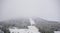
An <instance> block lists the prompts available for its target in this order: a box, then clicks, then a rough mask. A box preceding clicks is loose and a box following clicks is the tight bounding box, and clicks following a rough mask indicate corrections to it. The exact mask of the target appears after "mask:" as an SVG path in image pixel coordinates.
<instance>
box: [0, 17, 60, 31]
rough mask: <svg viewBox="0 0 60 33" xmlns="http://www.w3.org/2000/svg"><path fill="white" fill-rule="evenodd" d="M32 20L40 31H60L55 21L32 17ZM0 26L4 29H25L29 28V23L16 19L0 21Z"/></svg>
mask: <svg viewBox="0 0 60 33" xmlns="http://www.w3.org/2000/svg"><path fill="white" fill-rule="evenodd" d="M32 19H33V20H34V21H35V26H36V27H37V28H38V29H39V30H40V31H54V30H60V23H59V22H57V21H47V20H44V19H42V18H40V17H32ZM0 25H1V26H5V27H13V26H14V27H19V28H27V26H30V21H29V18H17V19H11V20H6V21H0Z"/></svg>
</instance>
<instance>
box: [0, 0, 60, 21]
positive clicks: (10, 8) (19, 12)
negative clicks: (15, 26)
mask: <svg viewBox="0 0 60 33" xmlns="http://www.w3.org/2000/svg"><path fill="white" fill-rule="evenodd" d="M0 4H1V5H0V21H1V20H8V19H12V18H19V17H35V16H37V17H40V18H43V19H46V20H52V21H60V16H59V13H60V12H59V4H60V3H59V0H0Z"/></svg>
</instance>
